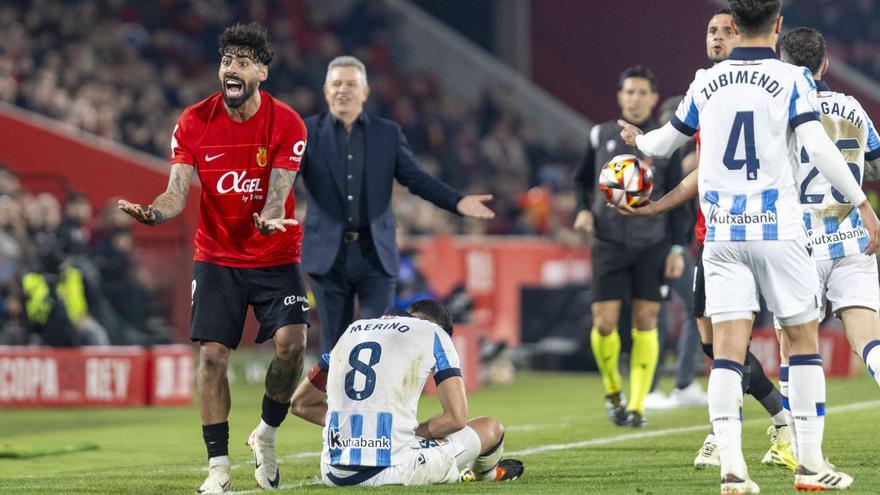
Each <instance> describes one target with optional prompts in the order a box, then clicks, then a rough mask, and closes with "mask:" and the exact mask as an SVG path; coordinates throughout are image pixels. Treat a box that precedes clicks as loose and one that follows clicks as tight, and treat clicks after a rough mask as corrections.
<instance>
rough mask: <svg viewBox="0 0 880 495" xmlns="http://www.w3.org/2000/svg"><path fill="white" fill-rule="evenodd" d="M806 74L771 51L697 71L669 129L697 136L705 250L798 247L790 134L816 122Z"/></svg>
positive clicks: (745, 51) (741, 52)
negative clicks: (772, 244)
mask: <svg viewBox="0 0 880 495" xmlns="http://www.w3.org/2000/svg"><path fill="white" fill-rule="evenodd" d="M815 89H816V85H815V83H814V82H813V77H812V75H811V73H810V71H809V70H807V69H805V68H804V67H795V66H793V65H790V64H786V63H784V62H782V61H780V60H779V59H778V58H776V53H775V52H774V51H773V50H771V49H770V48H743V47H741V48H735V49H734V50H733V51H732V52H731V53H730V57H729V58H728V59H727V60H725V61H724V62H720V63H718V64H716V65H715V66H713V67H711V68H709V69H701V70H699V71H697V73H696V76H695V77H694V81H693V82H692V83H691V86H690V88H689V89H688V92H687V95H686V96H685V98H684V100H682V102H681V105H680V106H679V107H678V110H677V111H676V114H675V117H673V119H672V121H671V123H672V125H673V126H675V128H676V129H678V130H679V131H680V132H682V133H684V134H687V135H693V134H694V133H695V132H696V131H697V129H698V128H699V130H700V144H701V149H700V179H699V191H700V208H701V209H702V211H703V215H704V216H705V217H706V242H713V241H752V240H782V239H798V238H799V237H801V236H803V231H804V224H803V217H802V212H801V208H800V204H799V201H798V193H797V184H796V182H795V181H796V170H797V163H796V153H795V146H796V142H795V141H796V140H795V134H794V129H795V128H796V127H797V126H798V125H800V124H803V123H805V122H808V121H811V120H818V119H819V115H818V109H817V104H816V97H815V94H816V92H815Z"/></svg>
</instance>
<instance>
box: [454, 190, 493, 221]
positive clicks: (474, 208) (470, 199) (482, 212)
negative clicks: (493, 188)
mask: <svg viewBox="0 0 880 495" xmlns="http://www.w3.org/2000/svg"><path fill="white" fill-rule="evenodd" d="M487 201H492V195H491V194H480V195H474V194H471V195H468V196H465V197H463V198H461V200H460V201H459V202H458V204H457V205H456V206H455V207H456V209H457V210H458V212H459V213H461V214H462V215H464V216H466V217H474V218H482V219H484V220H489V219H492V218H495V212H494V211H492V210H491V209H490V208H489V207H488V206H486V205H485V204H484V203H486V202H487Z"/></svg>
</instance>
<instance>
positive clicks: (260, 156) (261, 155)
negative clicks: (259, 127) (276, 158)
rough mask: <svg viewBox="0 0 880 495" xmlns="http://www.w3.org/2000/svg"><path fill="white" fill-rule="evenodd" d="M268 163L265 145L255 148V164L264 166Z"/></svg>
mask: <svg viewBox="0 0 880 495" xmlns="http://www.w3.org/2000/svg"><path fill="white" fill-rule="evenodd" d="M267 163H268V158H267V150H266V147H265V146H260V147H259V148H257V165H259V166H260V167H265V166H266V164H267Z"/></svg>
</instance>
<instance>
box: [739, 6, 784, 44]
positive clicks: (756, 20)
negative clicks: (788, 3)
mask: <svg viewBox="0 0 880 495" xmlns="http://www.w3.org/2000/svg"><path fill="white" fill-rule="evenodd" d="M730 10H731V11H733V20H734V22H736V27H737V29H739V30H740V31H742V33H743V34H745V35H746V36H755V35H760V34H764V33H766V32H767V31H769V30H770V28H771V27H772V26H773V24H774V23H775V22H776V18H777V17H778V16H779V11H780V10H782V0H730Z"/></svg>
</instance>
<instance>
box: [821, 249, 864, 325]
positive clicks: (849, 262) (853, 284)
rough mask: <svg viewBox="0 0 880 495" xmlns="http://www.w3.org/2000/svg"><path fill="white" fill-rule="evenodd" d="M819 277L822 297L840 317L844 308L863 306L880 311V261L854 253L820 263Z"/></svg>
mask: <svg viewBox="0 0 880 495" xmlns="http://www.w3.org/2000/svg"><path fill="white" fill-rule="evenodd" d="M816 270H817V272H818V274H819V295H820V296H824V299H825V300H827V301H828V303H830V304H831V311H832V312H834V313H835V314H837V312H838V311H840V310H841V309H842V308H848V307H852V306H861V307H863V308H870V309H873V310H874V311H877V310H878V309H880V282H878V277H877V259H876V258H875V257H874V256H865V255H864V254H854V255H852V256H847V257H845V258H840V259H836V260H822V261H817V262H816Z"/></svg>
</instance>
